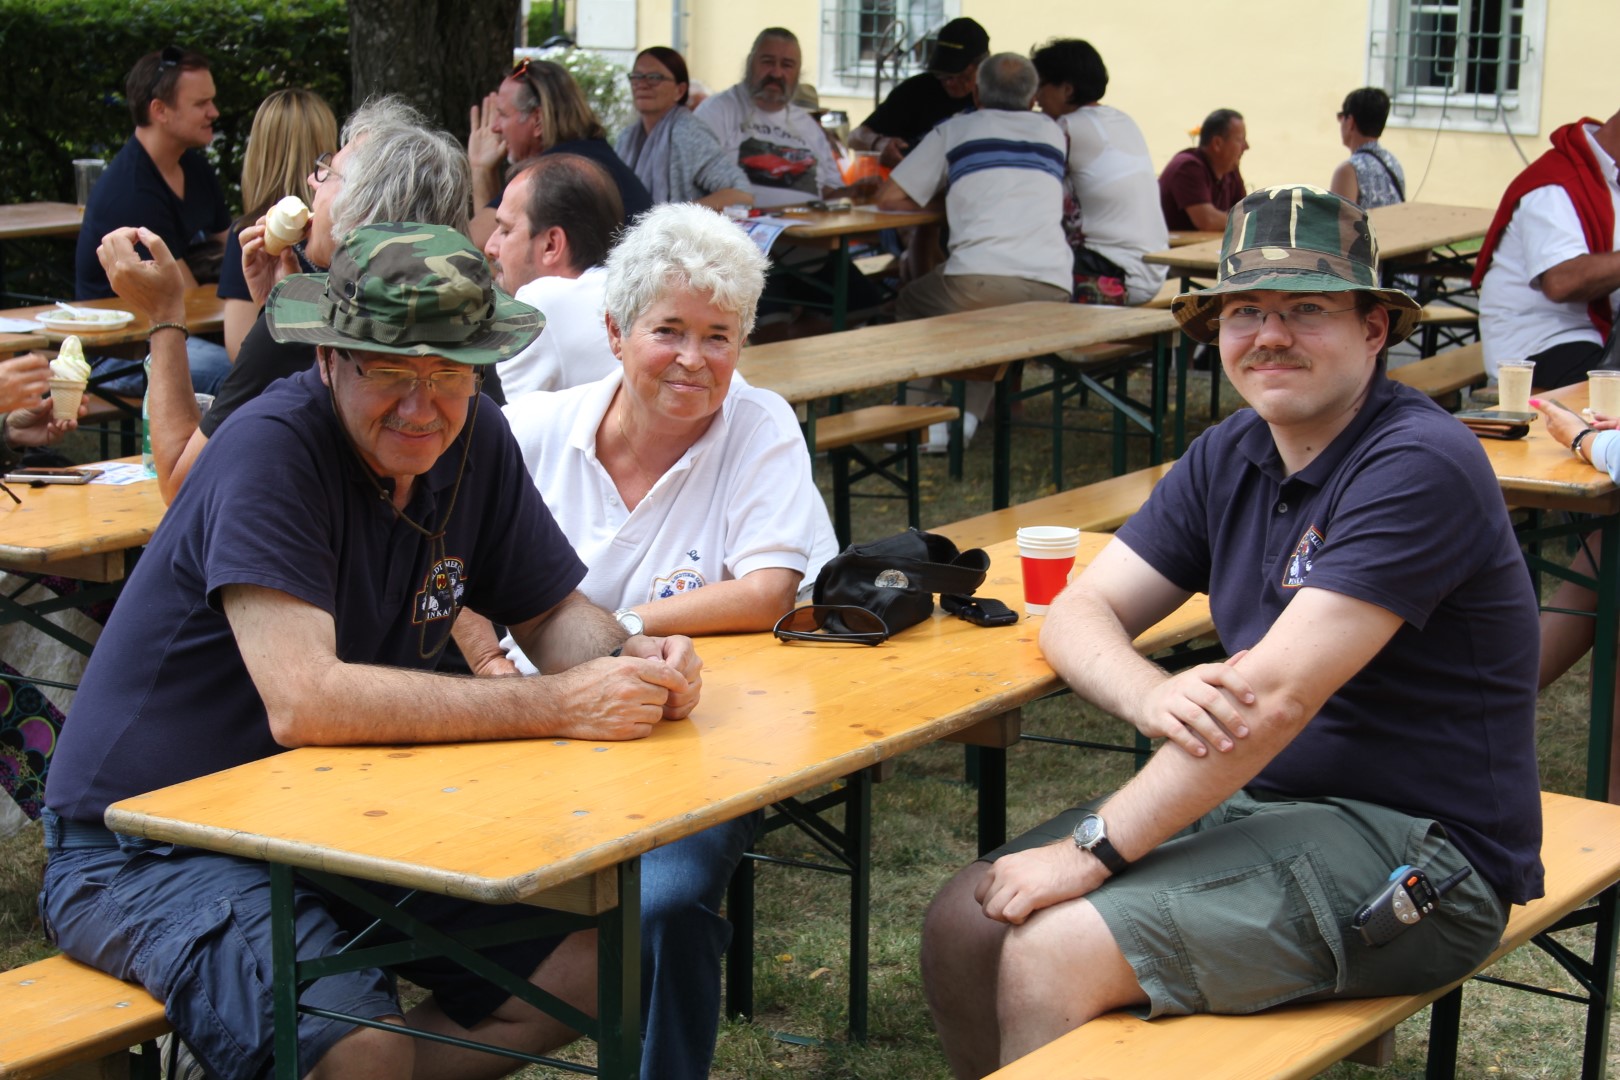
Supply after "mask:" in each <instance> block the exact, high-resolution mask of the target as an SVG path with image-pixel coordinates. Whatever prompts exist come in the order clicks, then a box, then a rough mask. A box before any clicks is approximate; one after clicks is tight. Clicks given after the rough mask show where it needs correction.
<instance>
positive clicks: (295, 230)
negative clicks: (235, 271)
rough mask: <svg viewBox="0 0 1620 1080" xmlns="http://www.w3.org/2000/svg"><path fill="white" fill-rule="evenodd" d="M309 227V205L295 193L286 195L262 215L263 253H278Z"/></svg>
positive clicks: (300, 236) (298, 238)
mask: <svg viewBox="0 0 1620 1080" xmlns="http://www.w3.org/2000/svg"><path fill="white" fill-rule="evenodd" d="M308 227H309V207H307V206H305V205H304V200H303V199H300V198H299V197H298V196H296V195H288V196H287V197H286V198H284V199H282V200H281V201H280V202H278V203H276V205H274V206H272V207H271V208H270V212H269V213H267V214H265V216H264V253H265V254H266V255H280V254H281V253H282V252H283V251H285V250H287V249H288V248H290V247H292V246H293V245H294V244H296V243H298V241H300V240H302V239H303V238H304V230H305V229H306V228H308Z"/></svg>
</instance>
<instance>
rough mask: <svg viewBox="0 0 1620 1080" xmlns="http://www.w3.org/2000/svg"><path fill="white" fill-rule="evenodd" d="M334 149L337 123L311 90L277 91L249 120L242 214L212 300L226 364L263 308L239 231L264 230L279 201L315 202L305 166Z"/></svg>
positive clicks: (305, 268)
mask: <svg viewBox="0 0 1620 1080" xmlns="http://www.w3.org/2000/svg"><path fill="white" fill-rule="evenodd" d="M337 148H338V124H337V117H335V116H333V115H332V107H331V106H330V105H328V104H327V103H326V99H325V98H323V97H321V96H320V95H319V94H317V93H315V92H314V91H313V90H301V89H296V88H295V89H290V90H277V91H276V92H275V93H273V94H271V95H270V96H269V97H267V98H265V99H264V101H263V102H262V103H261V104H260V105H259V111H258V112H256V113H254V114H253V127H252V130H250V131H249V133H248V144H247V153H246V154H245V155H243V158H242V210H243V213H242V216H241V217H239V218H237V219H236V221H235V222H234V223H233V224H232V225H231V228H230V230H229V232H228V233H227V234H226V237H225V260H224V262H222V263H221V264H220V269H219V289H218V294H219V297H220V299H222V300H224V301H225V351H226V353H227V354H229V356H230V358H231V360H232V362H235V360H236V354H237V352H238V350H240V349H241V347H242V339H243V338H245V337H247V332H248V331H249V330H251V329H252V328H253V324H254V322H255V321H257V320H258V318H259V311H260V309H262V308H263V307H264V297H263V296H260V297H258V298H257V299H255V298H254V296H253V291H252V290H251V289H249V288H248V283H247V278H246V277H245V276H243V272H242V239H241V235H240V234H241V231H242V230H243V229H245V228H247V227H248V226H249V225H254V224H259V225H262V224H264V222H263V221H262V220H260V219H262V218H263V217H264V216H265V214H267V213H268V212H269V210H270V208H271V207H272V206H274V205H275V204H276V203H277V202H280V201H281V199H282V198H284V197H285V196H288V195H296V196H298V197H299V198H300V199H302V200H304V203H305V205H308V204H309V203H310V202H311V201H312V200H313V199H314V197H315V195H314V189H313V188H311V187H310V185H309V163H310V162H311V161H314V160H315V159H316V158H317V157H319V156H320V155H322V154H331V153H333V152H335V151H336V150H337ZM294 257H295V258H298V259H299V260H300V265H299V269H300V270H301V271H302V272H304V273H312V272H313V271H314V269H315V268H314V267H313V266H310V265H308V263H307V261H305V260H303V259H302V257H301V255H299V253H298V252H297V250H296V249H294Z"/></svg>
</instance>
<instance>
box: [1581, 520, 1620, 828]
mask: <svg viewBox="0 0 1620 1080" xmlns="http://www.w3.org/2000/svg"><path fill="white" fill-rule="evenodd" d="M1596 616H1597V623H1596V625H1595V626H1594V627H1593V630H1592V719H1591V727H1590V730H1589V731H1588V733H1587V737H1586V797H1587V798H1588V799H1596V800H1597V801H1599V802H1606V801H1608V798H1609V747H1610V744H1611V741H1612V740H1613V737H1614V733H1613V732H1612V731H1611V730H1610V728H1611V727H1612V725H1613V722H1614V678H1615V670H1616V648H1617V646H1620V626H1617V620H1620V517H1613V516H1611V517H1606V518H1604V519H1603V522H1602V525H1601V527H1600V528H1599V530H1598V581H1597V612H1596Z"/></svg>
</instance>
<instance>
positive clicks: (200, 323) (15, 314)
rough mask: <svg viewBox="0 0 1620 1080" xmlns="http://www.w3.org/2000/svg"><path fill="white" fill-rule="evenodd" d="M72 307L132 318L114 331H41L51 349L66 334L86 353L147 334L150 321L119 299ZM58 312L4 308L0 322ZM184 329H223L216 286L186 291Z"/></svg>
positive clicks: (37, 307) (202, 331)
mask: <svg viewBox="0 0 1620 1080" xmlns="http://www.w3.org/2000/svg"><path fill="white" fill-rule="evenodd" d="M73 306H74V307H87V308H114V309H117V310H119V311H129V312H133V313H134V315H135V318H134V319H133V320H132V321H130V322H127V323H125V324H124V325H123V326H120V327H118V328H117V329H116V330H104V331H101V332H99V333H92V332H91V331H88V330H75V331H66V330H56V329H52V328H51V327H48V326H47V327H44V328H43V329H41V330H39V331H38V333H39V335H41V336H43V337H44V338H45V339H46V340H47V341H49V342H50V343H51V344H53V345H59V344H61V342H62V339H63V338H65V337H67V336H68V334H69V333H76V334H77V335H78V336H79V339H80V340H81V341H83V342H84V346H85V348H86V349H91V350H93V349H98V348H106V347H108V346H111V345H128V344H131V343H133V342H144V341H145V340H146V336H147V334H149V333H151V330H152V321H151V320H150V319H148V318H147V317H146V316H145V315H142V314H141V313H140V312H139V311H135V308H134V305H132V304H131V303H130V302H129V301H128V300H125V299H123V298H121V297H117V296H114V297H110V298H109V299H106V300H75V301H74V302H73ZM56 310H58V309H57V307H56V305H55V304H36V305H34V306H33V307H22V308H8V309H6V310H3V311H0V318H8V319H37V318H39V317H40V316H41V315H49V314H50V313H51V312H53V311H56ZM186 326H187V327H189V328H190V330H191V332H192V333H193V334H217V333H219V332H220V331H221V330H222V329H224V327H225V301H223V300H221V299H220V298H219V293H218V286H216V285H212V284H209V285H196V286H193V287H192V288H189V289H187V290H186Z"/></svg>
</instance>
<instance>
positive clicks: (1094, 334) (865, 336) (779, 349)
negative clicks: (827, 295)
mask: <svg viewBox="0 0 1620 1080" xmlns="http://www.w3.org/2000/svg"><path fill="white" fill-rule="evenodd" d="M1176 331H1177V323H1176V320H1175V316H1173V315H1171V314H1170V312H1169V311H1167V310H1164V309H1162V308H1116V307H1104V306H1099V305H1094V304H1064V303H1058V302H1055V301H1039V300H1034V301H1028V302H1025V303H1022V304H1007V305H1005V306H1003V307H994V308H983V309H981V310H979V311H962V312H957V313H955V314H951V315H937V316H935V317H933V318H930V319H919V320H916V321H914V322H901V323H885V324H882V325H878V326H865V327H862V328H860V329H858V330H845V331H843V332H841V333H833V334H822V335H820V336H817V337H810V338H797V339H794V340H791V341H777V342H771V343H770V344H767V345H751V346H749V347H748V348H745V349H743V351H742V358H741V359H740V360H739V361H738V364H737V370H738V371H739V372H740V373H741V374H742V376H743V378H745V379H747V380H748V382H749V383H751V384H753V385H754V386H760V387H764V388H766V389H768V390H774V391H776V392H777V393H778V394H781V395H782V396H783V397H784V398H786V399H787V400H788V401H790V402H793V403H795V404H798V403H803V402H812V401H817V400H820V399H822V398H836V397H838V396H839V395H841V394H848V393H853V392H855V391H858V390H869V389H872V388H873V387H879V386H890V385H893V384H895V383H900V382H908V381H910V380H912V379H924V378H929V377H933V376H940V377H950V376H958V377H959V376H960V375H962V374H963V373H965V372H969V371H973V370H974V369H977V368H983V367H995V366H998V365H1005V364H1009V363H1012V362H1015V361H1020V360H1027V359H1029V358H1031V357H1036V356H1045V355H1047V354H1049V353H1056V352H1063V351H1065V350H1070V349H1083V348H1086V347H1087V346H1091V345H1099V344H1103V343H1106V342H1126V341H1132V340H1137V339H1143V338H1151V339H1153V340H1154V364H1153V391H1152V401H1151V404H1150V406H1149V409H1150V413H1149V415H1147V416H1143V415H1142V414H1141V413H1140V411H1139V410H1136V409H1134V408H1132V407H1131V405H1130V403H1128V402H1125V401H1122V400H1120V399H1118V398H1117V397H1116V396H1115V395H1113V394H1112V393H1111V392H1109V393H1107V394H1106V398H1107V400H1108V402H1109V404H1110V405H1112V406H1113V407H1114V408H1115V409H1119V410H1121V411H1126V410H1129V412H1128V415H1129V416H1130V418H1131V419H1132V420H1133V422H1135V423H1136V424H1138V425H1139V426H1141V427H1142V428H1144V429H1145V430H1147V431H1148V432H1149V433H1150V438H1151V447H1152V460H1153V461H1154V462H1155V463H1157V462H1158V461H1160V460H1162V459H1163V442H1164V434H1165V431H1164V429H1165V416H1166V413H1167V410H1168V395H1169V382H1170V379H1169V375H1170V352H1171V349H1170V348H1169V346H1168V344H1167V339H1173V335H1174V334H1175V333H1176ZM997 377H998V379H999V378H1000V376H999V375H998V376H997ZM1175 383H1176V402H1177V411H1176V431H1175V446H1176V450H1175V453H1179V452H1180V447H1181V444H1182V441H1183V440H1184V438H1185V427H1184V425H1185V419H1184V417H1185V414H1186V408H1185V405H1186V379H1185V371H1184V369H1183V368H1182V367H1180V366H1179V365H1178V366H1177V368H1176V379H1175ZM1105 389H1106V388H1102V389H1100V390H1099V392H1102V390H1105ZM809 425H810V427H809V432H808V435H809V438H810V439H811V445H812V446H814V437H815V426H814V425H815V417H814V414H813V413H812V414H811V415H810V418H809ZM994 438H995V443H994V457H995V467H994V477H995V479H994V483H993V487H994V490H993V493H992V502H993V504H994V508H996V509H1000V508H1001V507H1004V506H1006V505H1007V503H1008V500H1009V499H1010V497H1011V496H1010V480H1009V471H1010V460H1011V455H1012V424H1011V402H1010V400H1009V399H1008V397H1007V395H1005V394H1001V393H998V394H997V395H996V424H995V431H994Z"/></svg>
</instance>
